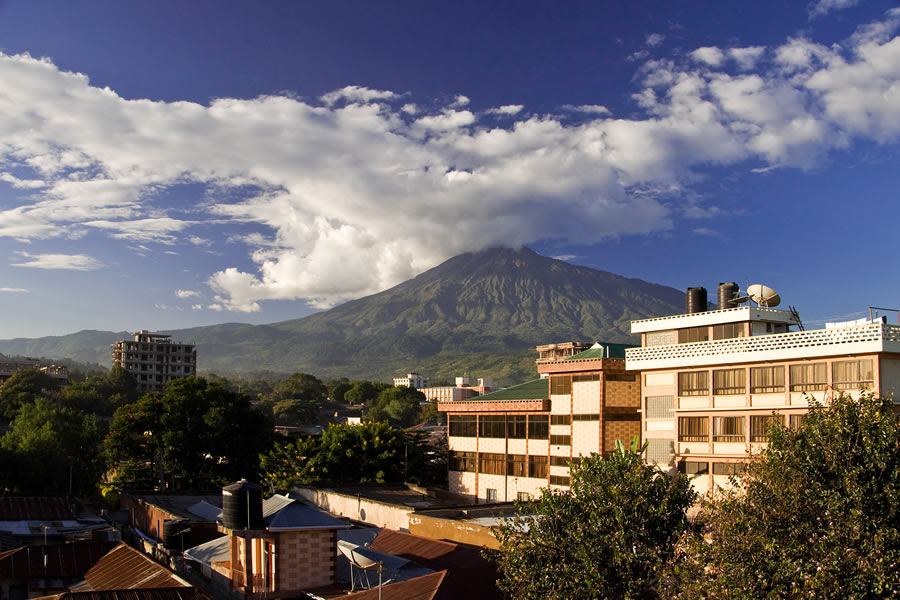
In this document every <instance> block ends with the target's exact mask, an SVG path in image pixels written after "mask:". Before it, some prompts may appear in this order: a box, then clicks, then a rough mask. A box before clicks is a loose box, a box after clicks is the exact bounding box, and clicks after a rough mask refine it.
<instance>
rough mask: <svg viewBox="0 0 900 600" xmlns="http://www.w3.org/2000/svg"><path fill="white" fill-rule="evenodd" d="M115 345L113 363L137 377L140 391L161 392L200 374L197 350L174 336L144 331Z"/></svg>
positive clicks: (113, 347)
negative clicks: (172, 382) (167, 386)
mask: <svg viewBox="0 0 900 600" xmlns="http://www.w3.org/2000/svg"><path fill="white" fill-rule="evenodd" d="M132 335H133V336H134V339H131V340H119V341H118V342H116V343H115V344H113V345H112V362H113V365H118V366H120V367H122V368H123V369H125V370H126V371H128V372H129V373H131V374H132V375H134V378H135V380H136V381H137V389H138V392H141V393H143V392H148V391H155V392H161V391H163V390H164V389H165V387H166V383H168V382H169V381H172V380H173V379H180V378H182V377H192V376H195V375H196V374H197V349H196V348H195V347H194V345H193V344H185V343H183V342H173V341H172V336H170V335H165V334H161V333H150V332H149V331H145V330H143V329H142V330H140V331H138V332H137V333H133V334H132Z"/></svg>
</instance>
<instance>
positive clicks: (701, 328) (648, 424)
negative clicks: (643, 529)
mask: <svg viewBox="0 0 900 600" xmlns="http://www.w3.org/2000/svg"><path fill="white" fill-rule="evenodd" d="M773 293H774V292H773ZM705 304H706V303H705V301H704V302H703V303H702V305H703V306H702V307H701V308H700V310H697V311H695V312H689V313H686V314H681V315H672V316H666V317H659V318H654V319H643V320H639V321H633V322H632V324H631V330H632V332H633V333H637V334H640V336H641V342H642V343H641V347H640V348H631V349H628V350H626V363H627V367H628V370H629V372H640V377H641V382H642V384H641V411H642V419H641V421H642V436H643V438H644V440H645V441H646V442H648V449H647V457H646V459H647V461H648V462H650V463H655V464H658V465H659V466H660V467H662V468H663V469H669V470H674V469H677V470H679V471H681V472H683V473H687V474H689V475H691V476H692V477H693V482H694V486H695V489H697V491H698V492H701V493H705V492H708V491H710V490H713V489H715V487H716V486H721V487H726V486H728V485H729V479H730V476H731V475H735V474H740V473H742V472H743V469H744V465H745V464H746V462H747V461H748V460H749V457H750V456H751V455H752V454H753V453H754V452H758V451H759V450H760V449H761V448H762V446H763V445H764V444H765V443H766V442H767V441H768V434H767V432H768V429H769V425H770V424H771V423H772V421H773V420H775V419H778V420H780V421H782V422H783V423H784V424H785V425H786V426H788V427H795V426H797V425H798V424H799V423H800V421H801V420H802V419H803V415H804V414H806V413H807V412H808V408H809V402H810V399H813V398H814V399H815V400H817V401H819V402H827V401H828V400H829V399H830V398H832V397H833V395H834V394H837V393H848V394H851V395H858V394H859V393H860V392H861V391H863V390H870V391H872V392H874V393H876V394H880V395H889V394H894V393H895V392H896V391H897V389H898V387H900V327H898V326H894V325H887V324H885V323H884V322H883V319H878V320H874V321H873V320H867V321H866V322H863V323H859V322H854V323H852V324H840V323H836V324H829V325H828V326H826V328H825V329H817V330H802V324H801V322H800V320H799V317H798V315H797V313H796V311H795V310H794V309H793V307H791V310H779V309H775V308H767V307H764V306H753V305H748V306H738V307H727V308H722V309H720V310H712V311H708V310H705V308H706V306H705ZM689 305H690V303H689ZM719 305H720V306H727V303H725V302H721V301H720V302H719ZM791 328H795V330H792V329H791Z"/></svg>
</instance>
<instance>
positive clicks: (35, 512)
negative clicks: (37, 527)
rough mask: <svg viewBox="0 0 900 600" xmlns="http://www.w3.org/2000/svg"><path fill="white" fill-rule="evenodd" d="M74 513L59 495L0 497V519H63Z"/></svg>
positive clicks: (72, 516) (73, 516)
mask: <svg viewBox="0 0 900 600" xmlns="http://www.w3.org/2000/svg"><path fill="white" fill-rule="evenodd" d="M74 518H75V515H73V514H72V510H71V509H70V508H69V505H68V504H66V500H65V498H62V497H60V496H5V497H3V498H0V521H34V520H45V521H65V520H71V519H74Z"/></svg>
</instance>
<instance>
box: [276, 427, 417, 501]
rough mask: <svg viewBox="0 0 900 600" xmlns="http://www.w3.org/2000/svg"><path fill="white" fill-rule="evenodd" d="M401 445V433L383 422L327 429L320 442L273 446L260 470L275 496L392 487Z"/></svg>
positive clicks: (399, 473) (399, 472)
mask: <svg viewBox="0 0 900 600" xmlns="http://www.w3.org/2000/svg"><path fill="white" fill-rule="evenodd" d="M407 440H408V438H407V436H406V434H405V433H404V432H403V431H402V430H399V429H394V428H392V427H391V426H390V425H388V424H387V423H384V422H380V423H364V424H362V425H331V426H330V427H328V429H326V430H325V432H324V433H322V435H320V436H308V437H304V438H299V439H297V440H295V441H294V442H288V443H285V444H281V443H277V442H276V443H275V446H274V448H273V449H272V451H271V452H269V453H267V454H266V455H264V456H262V457H261V459H260V464H261V467H262V470H263V473H264V475H265V481H266V482H267V483H271V484H272V485H273V486H274V487H275V488H276V489H278V490H290V489H291V488H292V487H293V486H294V485H296V484H309V485H317V484H325V483H332V484H333V483H344V484H355V483H398V482H401V481H403V472H404V466H405V464H404V459H405V458H408V450H407V448H406V445H407ZM412 451H413V452H416V451H417V450H416V449H415V448H413V449H412Z"/></svg>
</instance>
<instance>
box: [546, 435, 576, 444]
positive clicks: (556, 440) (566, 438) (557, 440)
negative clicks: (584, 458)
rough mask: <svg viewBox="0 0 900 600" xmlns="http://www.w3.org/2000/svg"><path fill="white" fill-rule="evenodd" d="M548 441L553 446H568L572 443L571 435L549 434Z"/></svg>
mask: <svg viewBox="0 0 900 600" xmlns="http://www.w3.org/2000/svg"><path fill="white" fill-rule="evenodd" d="M550 443H551V444H553V445H555V446H570V445H571V444H572V436H571V435H551V436H550Z"/></svg>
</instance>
